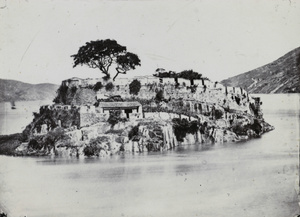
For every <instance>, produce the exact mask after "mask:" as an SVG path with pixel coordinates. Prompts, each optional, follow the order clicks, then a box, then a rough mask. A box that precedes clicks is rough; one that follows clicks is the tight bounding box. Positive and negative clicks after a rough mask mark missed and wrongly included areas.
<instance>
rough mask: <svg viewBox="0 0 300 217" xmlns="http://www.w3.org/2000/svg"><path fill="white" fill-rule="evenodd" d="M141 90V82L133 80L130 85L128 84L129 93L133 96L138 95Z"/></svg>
mask: <svg viewBox="0 0 300 217" xmlns="http://www.w3.org/2000/svg"><path fill="white" fill-rule="evenodd" d="M140 89H141V82H140V81H139V80H137V79H134V80H133V81H132V82H131V83H130V84H129V93H130V94H133V95H138V93H139V92H140Z"/></svg>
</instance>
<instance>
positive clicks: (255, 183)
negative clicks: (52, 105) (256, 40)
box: [0, 94, 300, 217]
mask: <svg viewBox="0 0 300 217" xmlns="http://www.w3.org/2000/svg"><path fill="white" fill-rule="evenodd" d="M299 96H300V95H299V94H290V95H261V97H262V101H263V102H264V103H263V105H262V108H263V110H264V117H265V120H267V122H269V123H270V124H272V125H274V126H275V128H276V129H275V130H274V131H271V132H269V133H266V134H264V135H263V136H262V137H261V138H258V139H253V140H250V141H247V142H240V143H225V144H215V145H200V144H191V145H187V146H180V147H177V148H176V149H175V150H172V151H165V152H162V153H149V154H147V153H146V154H136V155H131V154H126V155H122V156H112V157H108V158H95V159H87V158H86V159H76V158H70V159H63V158H50V157H39V158H32V157H30V158H29V157H26V158H25V157H23V158H22V157H7V156H0V206H1V208H2V209H3V210H5V212H7V213H8V216H9V217H10V216H25V215H26V216H28V217H37V216H46V217H48V216H49V217H50V216H51V217H53V216H72V217H74V216H80V217H82V216H85V217H89V216H120V217H122V216H127V217H131V216H136V217H141V216H147V217H148V216H149V217H150V216H153V217H155V216H162V217H163V216H164V217H165V216H172V217H174V216H179V217H181V216H214V217H216V216H249V217H253V216H272V217H274V216H275V217H276V216H278V217H291V216H294V215H295V214H298V213H299V206H298V198H297V193H296V190H297V186H298V165H299V161H298V156H299V152H298V150H299Z"/></svg>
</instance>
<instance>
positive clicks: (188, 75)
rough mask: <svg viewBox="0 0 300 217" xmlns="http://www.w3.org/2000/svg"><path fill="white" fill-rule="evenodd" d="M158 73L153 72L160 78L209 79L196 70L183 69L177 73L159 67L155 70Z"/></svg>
mask: <svg viewBox="0 0 300 217" xmlns="http://www.w3.org/2000/svg"><path fill="white" fill-rule="evenodd" d="M155 72H156V73H155V74H153V76H155V77H159V78H184V79H188V80H192V79H195V80H196V79H204V80H209V79H208V78H207V77H203V76H202V74H201V73H199V72H195V71H194V70H192V69H190V70H183V71H182V72H179V73H176V72H174V71H168V72H167V71H166V70H165V69H163V68H158V69H156V71H155Z"/></svg>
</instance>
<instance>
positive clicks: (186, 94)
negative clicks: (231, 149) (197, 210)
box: [0, 39, 273, 156]
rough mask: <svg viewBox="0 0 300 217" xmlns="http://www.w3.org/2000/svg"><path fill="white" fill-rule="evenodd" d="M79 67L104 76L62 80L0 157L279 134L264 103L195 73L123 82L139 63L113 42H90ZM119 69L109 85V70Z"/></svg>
mask: <svg viewBox="0 0 300 217" xmlns="http://www.w3.org/2000/svg"><path fill="white" fill-rule="evenodd" d="M71 57H73V59H74V67H76V66H77V65H87V66H89V67H90V68H99V69H100V71H101V72H102V73H103V74H104V75H105V76H104V77H103V78H87V79H81V78H76V77H73V78H70V79H67V80H64V81H62V83H61V85H60V87H59V89H58V90H57V95H56V97H55V99H54V100H53V102H54V104H52V105H44V106H41V107H40V110H39V112H37V113H34V119H33V121H32V122H31V123H30V124H29V125H28V126H27V127H26V129H25V130H24V131H23V133H22V134H16V135H11V136H2V137H1V138H0V143H2V144H1V147H0V151H1V153H2V154H13V155H61V156H70V155H74V156H81V155H82V156H83V155H85V156H106V155H111V154H116V153H124V152H125V153H126V152H139V153H140V152H148V151H162V150H168V149H172V148H174V147H176V146H178V145H180V144H181V145H185V144H193V143H196V142H198V143H212V144H213V143H223V142H235V141H241V140H247V139H249V138H252V137H258V136H260V135H261V134H262V133H264V132H267V131H270V130H272V129H273V127H272V126H270V125H269V124H268V123H266V122H265V121H264V119H263V114H262V111H261V108H260V105H261V103H262V102H261V101H260V98H258V97H252V96H250V95H249V94H248V92H247V91H246V90H245V89H243V88H241V87H229V86H224V85H222V84H220V83H218V82H212V81H210V80H209V79H208V78H206V77H204V76H202V74H200V73H197V72H194V71H193V70H184V71H182V72H179V73H176V72H173V71H168V72H167V71H166V70H164V69H162V68H158V69H157V70H156V74H154V75H152V76H136V77H133V78H117V77H118V75H119V74H126V72H127V71H129V70H132V69H135V67H136V66H139V65H140V59H139V57H138V56H137V55H136V54H133V53H130V52H127V49H126V47H125V46H121V45H119V44H118V43H117V42H116V41H115V40H110V39H106V40H97V41H91V42H88V43H86V45H84V46H82V47H80V48H79V50H78V53H77V54H75V55H72V56H71ZM111 65H115V66H116V75H115V76H114V77H113V79H111V77H110V72H109V67H110V66H111Z"/></svg>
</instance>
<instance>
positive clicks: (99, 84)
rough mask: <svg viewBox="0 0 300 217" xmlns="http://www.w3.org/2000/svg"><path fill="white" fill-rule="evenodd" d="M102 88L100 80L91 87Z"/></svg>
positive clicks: (95, 89) (96, 89)
mask: <svg viewBox="0 0 300 217" xmlns="http://www.w3.org/2000/svg"><path fill="white" fill-rule="evenodd" d="M102 88H103V84H102V83H101V82H100V81H98V82H97V83H96V84H95V85H94V87H93V89H94V91H98V90H101V89H102Z"/></svg>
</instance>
